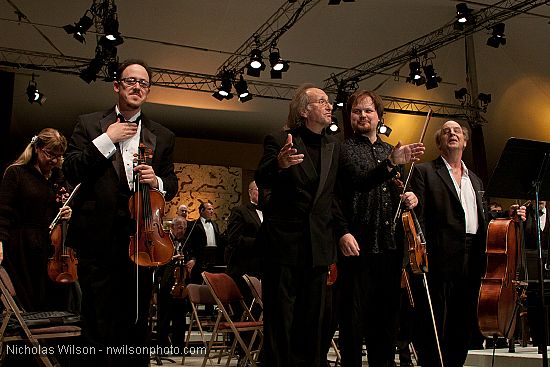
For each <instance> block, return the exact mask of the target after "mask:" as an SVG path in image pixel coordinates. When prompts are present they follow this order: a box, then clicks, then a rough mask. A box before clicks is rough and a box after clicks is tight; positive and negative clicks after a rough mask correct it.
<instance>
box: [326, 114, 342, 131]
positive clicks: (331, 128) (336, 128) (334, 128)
mask: <svg viewBox="0 0 550 367" xmlns="http://www.w3.org/2000/svg"><path fill="white" fill-rule="evenodd" d="M331 120H332V122H331V123H330V125H328V127H327V128H326V130H325V131H326V133H327V134H329V135H334V134H338V133H339V132H340V127H339V126H338V119H337V118H336V116H334V115H333V116H332V117H331Z"/></svg>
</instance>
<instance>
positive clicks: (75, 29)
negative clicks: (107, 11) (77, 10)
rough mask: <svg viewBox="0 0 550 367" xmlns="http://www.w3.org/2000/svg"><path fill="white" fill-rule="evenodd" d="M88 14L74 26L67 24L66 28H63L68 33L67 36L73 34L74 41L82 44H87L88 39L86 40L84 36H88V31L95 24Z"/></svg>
mask: <svg viewBox="0 0 550 367" xmlns="http://www.w3.org/2000/svg"><path fill="white" fill-rule="evenodd" d="M87 13H88V12H87V11H86V14H87ZM86 14H84V15H83V16H82V18H80V20H79V21H78V22H77V23H75V24H74V25H72V24H67V25H66V26H64V27H63V29H64V30H65V32H67V34H72V35H73V37H74V39H75V40H77V41H78V42H80V43H85V42H86V39H85V38H84V36H85V35H86V32H87V31H88V29H90V27H91V26H92V24H94V21H93V20H92V18H90V17H89V16H87V15H86Z"/></svg>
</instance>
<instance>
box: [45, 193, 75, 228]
mask: <svg viewBox="0 0 550 367" xmlns="http://www.w3.org/2000/svg"><path fill="white" fill-rule="evenodd" d="M80 185H81V184H80V183H79V184H78V185H76V186H75V188H74V189H73V192H71V195H69V197H68V198H67V200H66V201H65V203H63V206H62V207H65V206H68V205H69V203H70V202H71V201H72V200H73V198H74V196H75V195H76V193H77V191H78V189H79V188H80ZM59 219H61V212H58V213H57V215H56V216H55V218H54V219H53V220H52V222H51V223H50V226H49V227H48V228H49V229H50V234H51V233H52V231H53V229H54V227H55V226H56V225H57V222H59Z"/></svg>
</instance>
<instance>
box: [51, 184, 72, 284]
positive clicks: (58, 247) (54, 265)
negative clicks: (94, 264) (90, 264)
mask: <svg viewBox="0 0 550 367" xmlns="http://www.w3.org/2000/svg"><path fill="white" fill-rule="evenodd" d="M79 188H80V184H78V185H76V187H75V188H74V190H73V191H72V193H71V195H70V196H69V197H68V198H67V200H66V201H65V202H64V203H63V205H64V206H67V205H69V203H70V202H71V200H72V199H73V197H74V196H75V194H76V193H77V191H78V189H79ZM60 220H61V212H59V213H57V215H56V217H55V218H54V220H53V221H52V223H51V224H50V226H49V230H50V239H51V242H52V246H53V247H54V253H53V255H52V257H50V258H49V259H48V277H49V278H50V279H51V280H52V281H54V282H56V283H65V284H66V283H74V282H75V281H76V280H77V279H78V275H77V264H78V259H77V258H76V255H75V251H74V250H73V249H72V248H70V247H68V246H66V244H65V240H66V237H67V229H68V226H69V224H68V223H67V221H66V220H63V221H61V223H59V221H60Z"/></svg>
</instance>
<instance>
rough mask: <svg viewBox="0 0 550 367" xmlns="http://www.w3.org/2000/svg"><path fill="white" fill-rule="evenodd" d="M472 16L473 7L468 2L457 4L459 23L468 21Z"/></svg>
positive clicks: (457, 19)
mask: <svg viewBox="0 0 550 367" xmlns="http://www.w3.org/2000/svg"><path fill="white" fill-rule="evenodd" d="M471 17H472V9H470V8H468V5H466V3H460V4H456V21H457V22H458V23H461V24H464V23H467V22H468V21H469V20H470V19H471Z"/></svg>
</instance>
